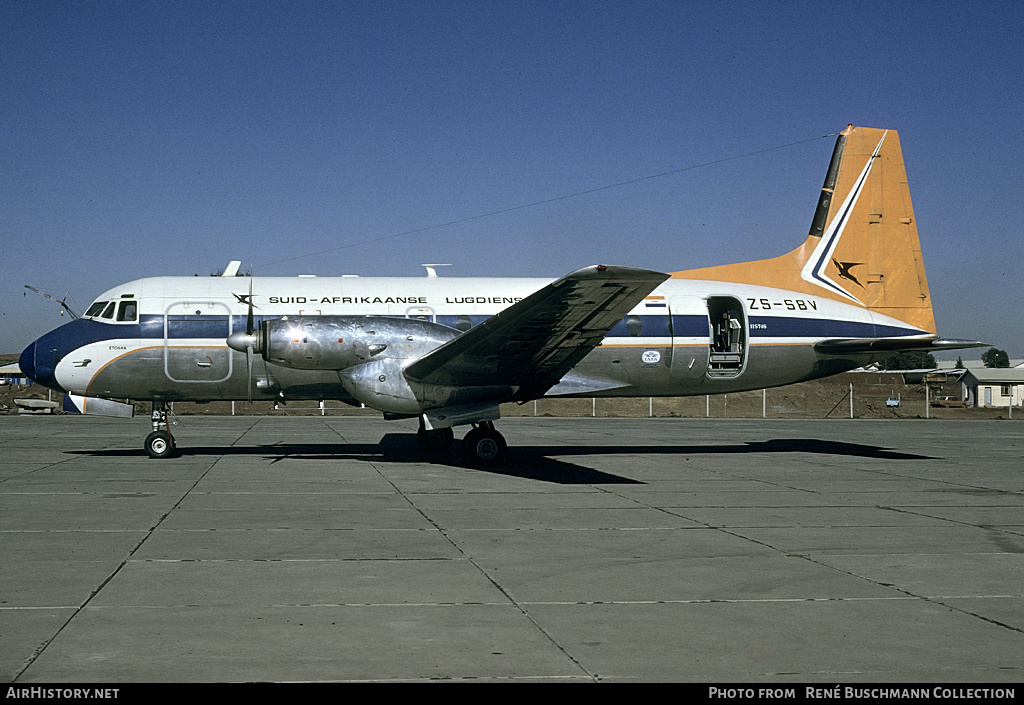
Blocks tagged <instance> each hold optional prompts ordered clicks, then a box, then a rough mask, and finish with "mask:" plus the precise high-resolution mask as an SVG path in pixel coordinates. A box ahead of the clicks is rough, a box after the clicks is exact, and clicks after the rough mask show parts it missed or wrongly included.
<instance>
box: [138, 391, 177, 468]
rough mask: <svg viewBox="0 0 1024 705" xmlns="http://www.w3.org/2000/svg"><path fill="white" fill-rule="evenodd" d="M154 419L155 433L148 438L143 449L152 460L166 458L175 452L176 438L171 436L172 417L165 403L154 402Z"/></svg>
mask: <svg viewBox="0 0 1024 705" xmlns="http://www.w3.org/2000/svg"><path fill="white" fill-rule="evenodd" d="M152 419H153V432H152V433H151V434H149V435H148V436H146V441H145V443H144V444H143V448H145V449H146V455H148V456H149V457H150V458H166V457H168V456H170V455H171V453H173V452H174V436H172V435H171V424H170V417H169V412H168V411H167V404H166V403H165V402H162V401H154V402H153V416H152Z"/></svg>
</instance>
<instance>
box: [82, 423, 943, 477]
mask: <svg viewBox="0 0 1024 705" xmlns="http://www.w3.org/2000/svg"><path fill="white" fill-rule="evenodd" d="M456 445H457V444H456ZM71 452H73V453H77V454H81V455H90V456H137V455H140V454H141V451H138V450H124V449H120V450H114V449H107V450H80V451H71ZM732 453H743V454H746V453H767V454H770V455H778V454H783V453H813V454H819V455H845V456H853V457H861V458H874V459H880V460H936V459H937V458H934V457H931V456H927V455H917V454H914V453H904V452H901V451H895V450H890V449H887V448H883V447H881V446H874V445H864V444H860V443H843V442H839V441H823V440H820V439H815V438H779V439H773V440H769V441H757V442H748V443H736V444H707V445H626V444H620V445H607V446H605V445H601V446H597V445H576V446H573V445H565V446H559V445H556V446H531V445H517V446H513V447H512V448H509V451H508V455H507V456H506V459H505V461H504V463H502V464H501V465H499V466H496V467H482V468H476V467H474V469H475V470H479V471H481V472H492V473H496V474H501V475H507V476H511V477H521V478H524V479H534V480H543V481H545V482H554V483H558V484H570V485H574V484H643V482H641V481H639V480H634V479H632V478H627V477H622V476H619V475H615V474H611V473H607V472H603V471H600V470H595V469H593V468H588V467H584V466H582V465H577V464H575V463H572V462H568V461H565V460H563V459H561V458H564V457H565V456H594V455H622V454H628V455H640V456H643V455H677V456H682V457H683V458H685V457H688V456H701V455H716V454H732ZM176 455H177V456H178V457H193V456H204V455H224V456H238V455H251V456H262V457H264V458H265V459H268V460H271V461H272V463H278V462H280V461H282V460H287V459H299V460H381V461H385V462H390V463H430V464H433V465H448V466H452V467H464V466H465V463H464V462H463V461H462V460H461V459H460V457H459V453H458V448H457V447H455V448H453V449H451V450H449V451H445V452H436V453H430V452H425V451H424V450H423V449H422V448H420V446H419V445H418V444H417V442H416V436H415V435H413V434H408V433H389V434H386V435H385V436H384V437H383V438H381V440H380V441H379V442H378V443H350V444H344V443H338V444H327V443H275V444H269V445H258V446H187V445H186V446H181V447H179V448H178V449H177V450H176Z"/></svg>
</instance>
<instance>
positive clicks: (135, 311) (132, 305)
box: [117, 301, 139, 322]
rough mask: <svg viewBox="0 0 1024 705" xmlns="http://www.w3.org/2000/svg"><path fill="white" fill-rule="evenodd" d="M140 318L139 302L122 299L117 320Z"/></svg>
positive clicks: (131, 320) (132, 320) (135, 319)
mask: <svg viewBox="0 0 1024 705" xmlns="http://www.w3.org/2000/svg"><path fill="white" fill-rule="evenodd" d="M138 319H139V304H138V302H136V301H122V302H121V306H120V308H118V309H117V320H119V321H127V322H135V321H137V320H138Z"/></svg>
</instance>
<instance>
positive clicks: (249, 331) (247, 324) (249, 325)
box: [245, 270, 252, 335]
mask: <svg viewBox="0 0 1024 705" xmlns="http://www.w3.org/2000/svg"><path fill="white" fill-rule="evenodd" d="M246 301H248V302H249V313H248V314H247V315H246V317H245V334H246V335H252V270H249V298H248V299H246Z"/></svg>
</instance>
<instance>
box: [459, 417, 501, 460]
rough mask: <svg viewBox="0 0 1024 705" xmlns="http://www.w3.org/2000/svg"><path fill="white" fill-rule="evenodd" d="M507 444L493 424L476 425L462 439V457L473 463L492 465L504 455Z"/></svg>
mask: <svg viewBox="0 0 1024 705" xmlns="http://www.w3.org/2000/svg"><path fill="white" fill-rule="evenodd" d="M506 450H508V444H507V443H505V437H504V436H502V435H501V434H500V433H498V432H497V431H496V430H494V427H493V426H478V427H476V428H474V429H473V430H472V431H470V432H469V433H467V434H466V437H465V438H463V439H462V457H463V458H465V459H466V460H467V461H468V462H470V463H472V464H473V465H479V466H493V465H497V464H498V463H500V462H501V461H502V460H503V459H504V457H505V451H506Z"/></svg>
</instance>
